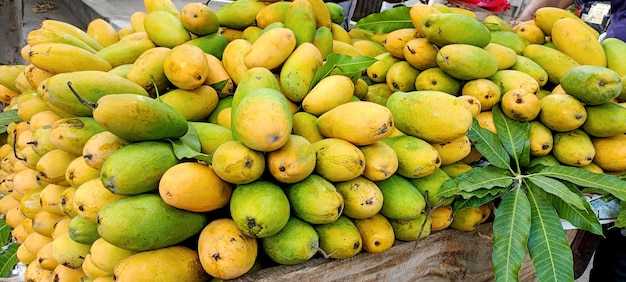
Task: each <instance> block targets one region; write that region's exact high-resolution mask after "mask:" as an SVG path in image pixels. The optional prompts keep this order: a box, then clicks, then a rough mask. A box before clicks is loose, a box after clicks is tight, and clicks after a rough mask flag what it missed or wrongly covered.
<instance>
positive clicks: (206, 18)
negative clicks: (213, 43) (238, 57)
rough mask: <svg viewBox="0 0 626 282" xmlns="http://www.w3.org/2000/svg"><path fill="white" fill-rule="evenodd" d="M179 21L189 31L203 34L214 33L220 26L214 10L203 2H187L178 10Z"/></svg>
mask: <svg viewBox="0 0 626 282" xmlns="http://www.w3.org/2000/svg"><path fill="white" fill-rule="evenodd" d="M179 19H180V22H181V23H182V24H183V27H185V29H187V30H188V31H189V32H191V33H193V34H195V35H198V36H204V35H207V34H212V33H216V34H217V31H218V29H219V27H220V23H219V20H218V18H217V15H215V12H214V11H213V10H212V9H211V8H210V7H209V6H208V5H207V4H204V3H200V2H195V3H187V4H185V5H184V6H183V8H182V9H181V10H180V15H179Z"/></svg>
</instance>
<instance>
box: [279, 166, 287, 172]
mask: <svg viewBox="0 0 626 282" xmlns="http://www.w3.org/2000/svg"><path fill="white" fill-rule="evenodd" d="M278 170H279V171H281V172H284V171H285V170H287V169H286V168H285V166H284V165H281V166H279V167H278Z"/></svg>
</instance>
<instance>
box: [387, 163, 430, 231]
mask: <svg viewBox="0 0 626 282" xmlns="http://www.w3.org/2000/svg"><path fill="white" fill-rule="evenodd" d="M375 183H376V185H377V186H378V188H380V191H381V192H382V193H383V206H382V208H381V210H380V213H381V214H382V215H384V216H385V217H387V218H390V219H399V220H409V219H416V218H418V217H419V216H420V215H421V214H422V212H423V211H424V208H425V207H426V201H425V199H424V196H422V194H421V193H420V192H419V191H418V190H417V188H415V186H413V184H411V182H409V180H407V179H406V178H404V177H402V176H400V175H397V174H394V175H392V176H391V177H389V178H387V179H385V180H381V181H376V182H375Z"/></svg>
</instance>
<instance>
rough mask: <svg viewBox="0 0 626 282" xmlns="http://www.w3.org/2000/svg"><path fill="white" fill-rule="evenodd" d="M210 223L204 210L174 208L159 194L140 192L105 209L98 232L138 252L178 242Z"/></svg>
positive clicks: (109, 240) (110, 240)
mask: <svg viewBox="0 0 626 282" xmlns="http://www.w3.org/2000/svg"><path fill="white" fill-rule="evenodd" d="M207 223H208V220H207V218H206V216H205V215H204V214H202V213H196V212H190V211H185V210H181V209H177V208H175V207H172V206H170V205H168V204H166V203H165V202H164V201H163V199H161V197H160V196H159V195H158V194H141V195H136V196H132V197H128V198H125V199H121V200H118V201H115V202H113V203H110V204H108V205H106V206H105V207H104V208H102V209H101V210H100V212H99V213H98V234H100V237H102V239H104V240H106V241H107V242H109V243H111V244H113V245H115V246H117V247H119V248H123V249H126V250H130V251H136V252H139V251H146V250H154V249H160V248H165V247H168V246H172V245H175V244H178V243H180V242H182V241H184V240H185V239H187V238H189V237H191V236H193V235H194V234H197V233H198V232H200V230H202V228H204V226H206V224H207Z"/></svg>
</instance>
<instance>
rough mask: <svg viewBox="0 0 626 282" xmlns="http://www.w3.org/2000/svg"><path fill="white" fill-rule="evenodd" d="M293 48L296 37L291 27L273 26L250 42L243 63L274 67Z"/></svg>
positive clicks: (268, 67)
mask: <svg viewBox="0 0 626 282" xmlns="http://www.w3.org/2000/svg"><path fill="white" fill-rule="evenodd" d="M303 1H306V0H303ZM295 48H296V37H295V34H294V32H293V31H292V30H291V29H288V28H274V29H271V30H268V31H267V32H265V33H263V34H262V35H261V36H259V38H258V39H257V40H256V41H254V43H252V45H251V46H250V49H249V50H248V51H247V52H246V54H245V57H244V63H245V65H246V67H248V68H253V67H265V68H267V69H270V70H271V69H275V68H277V67H279V66H280V65H282V64H283V63H284V62H285V60H287V58H288V57H289V55H291V53H292V52H293V50H294V49H295Z"/></svg>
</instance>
